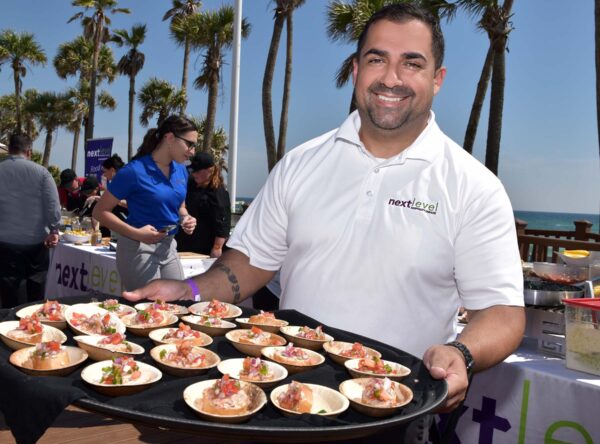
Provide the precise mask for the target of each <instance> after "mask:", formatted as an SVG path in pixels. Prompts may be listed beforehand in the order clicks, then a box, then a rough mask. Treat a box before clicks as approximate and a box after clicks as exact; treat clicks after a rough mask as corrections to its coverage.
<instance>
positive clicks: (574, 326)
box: [563, 298, 600, 375]
mask: <svg viewBox="0 0 600 444" xmlns="http://www.w3.org/2000/svg"><path fill="white" fill-rule="evenodd" d="M563 303H564V304H565V330H566V343H567V353H566V358H567V368H570V369H573V370H579V371H582V372H586V373H592V374H594V375H600V298H593V299H592V298H584V299H563Z"/></svg>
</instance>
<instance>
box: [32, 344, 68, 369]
mask: <svg viewBox="0 0 600 444" xmlns="http://www.w3.org/2000/svg"><path fill="white" fill-rule="evenodd" d="M30 356H31V357H30V359H31V367H32V368H33V369H35V370H51V369H56V368H60V367H65V366H67V365H69V362H70V360H69V354H68V353H67V350H66V348H65V347H63V346H62V345H60V342H58V341H50V342H40V343H39V344H37V345H36V346H35V349H34V350H33V351H32V352H31V355H30Z"/></svg>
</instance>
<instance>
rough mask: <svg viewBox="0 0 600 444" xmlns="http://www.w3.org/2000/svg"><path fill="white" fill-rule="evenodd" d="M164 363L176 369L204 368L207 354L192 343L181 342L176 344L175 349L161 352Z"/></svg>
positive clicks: (160, 355)
mask: <svg viewBox="0 0 600 444" xmlns="http://www.w3.org/2000/svg"><path fill="white" fill-rule="evenodd" d="M159 357H160V360H161V361H162V362H165V363H167V364H170V365H174V366H176V367H184V368H197V367H204V366H205V363H206V352H205V350H204V349H202V348H200V347H196V346H195V345H194V343H193V342H192V341H181V342H178V343H177V344H175V349H174V350H173V349H171V350H169V349H168V348H162V349H161V350H160V352H159Z"/></svg>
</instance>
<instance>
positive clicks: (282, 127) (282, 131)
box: [277, 8, 294, 160]
mask: <svg viewBox="0 0 600 444" xmlns="http://www.w3.org/2000/svg"><path fill="white" fill-rule="evenodd" d="M293 12H294V8H289V10H288V13H287V17H286V19H287V20H286V25H287V29H286V34H287V35H286V48H285V76H284V79H283V97H282V99H281V117H280V118H279V138H278V140H277V160H279V159H281V158H282V157H283V155H284V154H285V138H286V133H287V124H288V109H289V106H290V89H291V85H292V43H293V40H294V32H293V30H294V21H293V17H292V14H293Z"/></svg>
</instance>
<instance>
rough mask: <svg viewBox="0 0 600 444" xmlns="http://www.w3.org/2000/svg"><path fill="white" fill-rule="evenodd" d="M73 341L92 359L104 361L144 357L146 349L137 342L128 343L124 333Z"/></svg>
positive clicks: (79, 337)
mask: <svg viewBox="0 0 600 444" xmlns="http://www.w3.org/2000/svg"><path fill="white" fill-rule="evenodd" d="M73 339H74V340H75V342H77V345H78V346H79V347H80V348H82V349H83V350H85V351H86V352H87V353H88V354H89V356H90V359H93V360H94V361H103V360H107V359H112V358H116V357H118V356H123V355H142V354H143V353H144V348H143V347H142V346H141V345H138V344H136V343H135V342H131V341H128V340H127V339H126V337H125V335H124V334H123V333H118V332H117V333H113V334H111V335H108V336H106V335H80V336H74V337H73Z"/></svg>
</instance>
